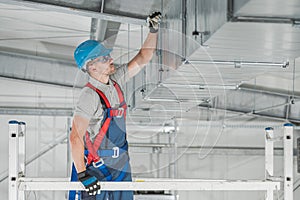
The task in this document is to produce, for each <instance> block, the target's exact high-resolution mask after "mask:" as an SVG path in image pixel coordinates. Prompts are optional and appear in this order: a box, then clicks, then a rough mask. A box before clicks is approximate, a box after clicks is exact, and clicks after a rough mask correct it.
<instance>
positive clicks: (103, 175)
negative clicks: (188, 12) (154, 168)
mask: <svg viewBox="0 0 300 200" xmlns="http://www.w3.org/2000/svg"><path fill="white" fill-rule="evenodd" d="M160 19H161V13H160V12H154V13H153V14H152V15H150V16H149V17H148V18H147V22H148V25H149V28H150V33H149V34H148V36H147V38H146V40H145V42H144V44H143V46H142V48H141V49H140V51H139V53H138V54H137V55H136V56H135V57H134V58H133V59H132V60H131V61H130V62H129V63H128V64H127V65H122V66H121V67H120V68H118V69H116V67H115V66H114V63H113V61H114V60H113V59H112V58H111V57H110V52H111V49H106V48H105V47H104V46H103V45H102V44H101V43H99V42H97V41H95V40H87V41H85V42H83V43H81V44H80V45H79V46H78V47H77V48H76V50H75V52H74V58H75V61H76V63H77V65H78V68H79V69H81V70H83V71H84V72H86V73H88V74H89V77H90V80H89V82H88V84H87V85H86V87H84V88H83V89H82V91H81V94H80V97H79V100H78V103H77V106H76V110H75V113H74V118H73V124H72V131H71V134H70V142H71V151H72V157H73V160H74V164H75V167H76V170H77V173H78V174H77V175H78V180H79V181H81V182H82V184H83V185H84V186H85V188H86V191H83V192H81V198H82V199H97V200H99V199H101V200H102V199H103V200H104V199H109V200H121V199H122V200H130V199H133V192H131V191H114V192H107V191H102V192H101V193H100V192H99V189H100V184H99V181H100V182H101V181H131V170H130V164H129V156H128V145H127V140H126V128H125V117H126V108H127V107H126V103H125V101H124V96H123V93H122V89H121V85H123V84H124V83H125V82H126V80H128V79H129V78H131V77H133V76H135V75H136V74H137V73H138V72H139V71H140V70H141V69H142V68H143V67H144V66H145V65H146V64H147V63H148V62H149V61H150V60H151V59H152V57H153V53H154V51H155V48H156V43H157V32H158V27H159V23H160ZM118 83H120V84H118Z"/></svg>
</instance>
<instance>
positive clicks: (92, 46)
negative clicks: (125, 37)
mask: <svg viewBox="0 0 300 200" xmlns="http://www.w3.org/2000/svg"><path fill="white" fill-rule="evenodd" d="M111 51H112V49H107V48H105V47H104V46H103V45H102V44H101V43H100V42H98V41H96V40H87V41H85V42H83V43H81V44H80V45H78V47H77V48H76V49H75V51H74V59H75V61H76V64H77V66H78V68H79V69H85V67H86V63H87V62H88V61H90V60H93V59H95V58H97V57H99V56H107V55H108V54H109V53H110V52H111Z"/></svg>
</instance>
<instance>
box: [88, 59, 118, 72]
mask: <svg viewBox="0 0 300 200" xmlns="http://www.w3.org/2000/svg"><path fill="white" fill-rule="evenodd" d="M113 61H114V60H113V59H112V58H111V57H110V55H107V56H99V57H98V58H95V59H93V60H91V61H90V62H88V63H87V67H88V69H89V71H90V72H96V73H97V74H98V75H108V76H109V75H112V74H114V73H115V71H116V69H115V66H114V63H113ZM91 69H92V70H91Z"/></svg>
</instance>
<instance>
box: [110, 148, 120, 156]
mask: <svg viewBox="0 0 300 200" xmlns="http://www.w3.org/2000/svg"><path fill="white" fill-rule="evenodd" d="M112 150H113V151H114V154H113V155H112V156H111V157H112V158H118V157H119V155H120V149H119V147H113V148H112Z"/></svg>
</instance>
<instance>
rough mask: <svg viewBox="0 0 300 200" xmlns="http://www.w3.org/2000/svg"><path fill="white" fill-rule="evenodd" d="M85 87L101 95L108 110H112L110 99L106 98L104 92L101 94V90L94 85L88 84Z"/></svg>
mask: <svg viewBox="0 0 300 200" xmlns="http://www.w3.org/2000/svg"><path fill="white" fill-rule="evenodd" d="M85 86H87V87H89V88H91V89H93V90H94V91H95V92H97V93H98V94H99V95H100V97H101V98H102V99H103V101H104V102H105V106H106V108H111V106H110V103H109V101H108V99H107V98H106V96H105V95H104V94H103V92H101V91H100V90H98V89H97V88H96V87H95V86H93V85H92V84H90V83H87V84H86V85H85Z"/></svg>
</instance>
